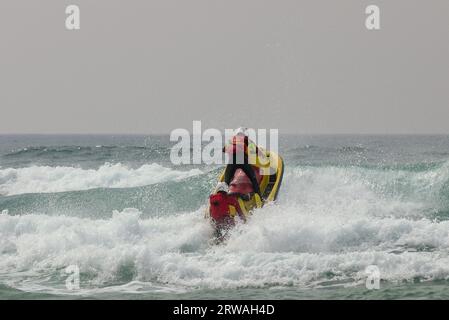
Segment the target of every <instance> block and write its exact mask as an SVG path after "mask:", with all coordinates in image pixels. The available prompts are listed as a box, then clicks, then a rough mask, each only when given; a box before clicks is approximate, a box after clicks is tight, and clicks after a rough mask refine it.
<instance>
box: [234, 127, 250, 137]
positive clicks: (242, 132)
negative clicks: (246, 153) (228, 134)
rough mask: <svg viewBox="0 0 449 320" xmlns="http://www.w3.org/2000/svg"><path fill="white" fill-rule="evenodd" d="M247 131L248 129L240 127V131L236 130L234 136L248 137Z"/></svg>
mask: <svg viewBox="0 0 449 320" xmlns="http://www.w3.org/2000/svg"><path fill="white" fill-rule="evenodd" d="M247 131H248V128H247V127H240V128H238V129H235V131H234V134H235V135H236V136H239V135H243V136H247V135H248V133H247Z"/></svg>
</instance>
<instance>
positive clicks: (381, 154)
mask: <svg viewBox="0 0 449 320" xmlns="http://www.w3.org/2000/svg"><path fill="white" fill-rule="evenodd" d="M279 144H280V146H279V153H280V155H282V156H283V157H284V160H285V174H284V180H283V184H282V186H281V189H280V192H279V198H278V200H277V202H276V203H272V204H269V205H267V206H265V207H264V208H262V209H258V210H256V211H255V212H254V214H253V216H252V217H251V219H250V220H249V221H248V222H247V223H240V224H238V225H237V226H236V227H235V228H234V229H233V230H232V232H231V233H230V236H229V239H227V240H226V241H225V242H224V243H222V244H219V245H215V244H214V243H213V242H212V241H211V238H212V234H213V230H212V228H211V226H210V225H209V223H208V222H207V221H206V220H205V219H204V217H203V216H204V210H205V207H206V203H207V199H208V195H209V193H210V191H211V189H212V188H213V186H214V185H215V183H216V180H217V176H218V174H219V173H220V170H221V167H220V166H217V165H214V166H207V165H195V166H194V165H181V166H175V165H173V164H172V163H171V162H170V157H169V155H170V148H171V146H172V145H173V143H170V141H169V139H168V136H148V135H146V136H144V135H1V136H0V212H1V214H0V299H86V298H87V299H428V298H432V299H448V298H449V286H448V285H449V282H448V279H449V221H448V218H449V136H443V135H439V136H431V135H428V136H426V135H421V136H414V135H311V136H307V135H281V136H280V139H279ZM70 266H72V269H71V270H73V266H75V268H76V270H77V271H79V282H78V283H77V285H76V286H75V287H69V286H68V285H67V283H68V279H73V278H70V277H71V276H72V275H73V274H72V273H70V272H68V269H67V268H68V267H70ZM373 267H374V268H375V269H376V270H377V272H378V274H377V275H378V278H379V279H380V281H379V282H378V289H377V288H373V287H370V286H367V281H368V280H370V275H371V274H370V273H369V272H368V270H370V269H369V268H373Z"/></svg>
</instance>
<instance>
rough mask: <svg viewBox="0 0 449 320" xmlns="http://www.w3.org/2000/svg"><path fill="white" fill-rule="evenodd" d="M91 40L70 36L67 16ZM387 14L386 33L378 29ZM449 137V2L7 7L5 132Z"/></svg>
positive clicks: (2, 76) (168, 0) (182, 1)
mask: <svg viewBox="0 0 449 320" xmlns="http://www.w3.org/2000/svg"><path fill="white" fill-rule="evenodd" d="M69 4H77V5H79V7H80V9H81V29H80V30H79V31H68V30H66V29H65V19H66V14H65V8H66V6H67V5H69ZM369 4H376V5H378V6H379V7H380V26H381V30H377V31H369V30H367V29H366V28H365V19H366V14H365V8H366V6H367V5H369ZM192 120H202V121H203V126H204V127H216V128H220V129H223V128H233V127H237V126H240V125H246V126H249V127H255V128H278V129H279V130H280V132H281V133H306V134H311V133H449V1H448V0H430V1H424V0H420V1H415V0H395V1H380V0H372V1H361V0H342V1H334V0H328V1H317V0H308V1H300V0H292V1H287V0H276V1H275V0H271V1H261V0H219V1H217V0H176V1H175V0H142V1H138V0H129V1H123V0H95V1H92V0H72V1H62V0H41V1H35V0H27V1H23V0H1V2H0V132H2V133H166V132H170V131H171V130H172V129H174V128H191V127H192Z"/></svg>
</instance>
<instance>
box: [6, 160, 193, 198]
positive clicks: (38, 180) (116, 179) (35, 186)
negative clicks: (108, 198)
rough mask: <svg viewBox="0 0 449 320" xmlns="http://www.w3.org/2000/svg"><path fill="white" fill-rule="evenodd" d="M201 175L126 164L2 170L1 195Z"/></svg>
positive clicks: (140, 183)
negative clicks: (130, 166)
mask: <svg viewBox="0 0 449 320" xmlns="http://www.w3.org/2000/svg"><path fill="white" fill-rule="evenodd" d="M197 174H201V171H200V170H199V169H191V170H189V171H179V170H174V169H170V168H165V167H163V166H161V165H159V164H156V163H153V164H145V165H142V166H141V167H139V168H137V169H133V168H129V167H128V166H126V165H123V164H120V163H118V164H109V163H106V164H104V165H102V166H101V167H99V168H98V169H82V168H75V167H48V166H32V167H26V168H19V169H15V168H8V169H2V170H0V194H2V195H15V194H22V193H44V192H61V191H74V190H87V189H93V188H128V187H138V186H145V185H150V184H154V183H159V182H164V181H168V180H179V179H183V178H187V177H189V176H193V175H197Z"/></svg>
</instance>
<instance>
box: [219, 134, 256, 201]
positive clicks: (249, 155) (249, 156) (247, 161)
mask: <svg viewBox="0 0 449 320" xmlns="http://www.w3.org/2000/svg"><path fill="white" fill-rule="evenodd" d="M247 132H248V129H247V128H243V127H241V128H238V129H237V130H236V133H235V135H234V136H233V137H232V139H231V142H230V143H229V144H228V145H226V146H224V147H223V152H224V153H227V154H228V155H229V157H230V160H231V163H229V164H228V165H227V166H226V169H225V172H224V182H225V183H226V184H228V185H229V184H230V183H231V181H232V179H233V178H234V174H235V173H236V171H237V170H238V169H242V170H243V172H244V173H245V174H246V176H247V177H248V178H249V179H250V181H251V184H252V187H253V190H254V193H255V194H256V202H257V204H258V207H260V206H261V204H262V194H261V192H260V186H259V182H258V181H257V177H256V173H255V170H259V169H260V168H261V167H262V164H261V161H260V158H262V157H263V156H264V151H263V150H261V148H259V147H258V146H257V145H256V144H255V143H254V142H253V141H252V140H251V139H249V137H248V133H247ZM251 160H252V161H251Z"/></svg>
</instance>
